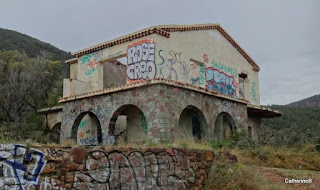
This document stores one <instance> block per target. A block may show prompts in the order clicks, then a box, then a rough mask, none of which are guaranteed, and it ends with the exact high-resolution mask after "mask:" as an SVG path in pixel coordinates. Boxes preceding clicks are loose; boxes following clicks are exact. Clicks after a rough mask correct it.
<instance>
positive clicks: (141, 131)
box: [108, 104, 148, 142]
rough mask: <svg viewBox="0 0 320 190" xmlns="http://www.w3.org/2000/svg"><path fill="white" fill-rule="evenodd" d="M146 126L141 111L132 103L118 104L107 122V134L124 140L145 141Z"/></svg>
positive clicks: (116, 139) (116, 140)
mask: <svg viewBox="0 0 320 190" xmlns="http://www.w3.org/2000/svg"><path fill="white" fill-rule="evenodd" d="M147 133H148V126H147V120H146V117H145V115H144V113H143V111H142V110H141V109H140V108H139V107H137V106H136V105H133V104H126V105H122V106H120V107H119V108H118V109H117V110H116V111H114V113H113V114H112V117H111V119H110V122H109V127H108V135H109V136H113V137H114V138H115V142H119V141H120V140H122V141H125V142H145V141H146V140H147Z"/></svg>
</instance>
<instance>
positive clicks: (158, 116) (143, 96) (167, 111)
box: [60, 84, 248, 145]
mask: <svg viewBox="0 0 320 190" xmlns="http://www.w3.org/2000/svg"><path fill="white" fill-rule="evenodd" d="M124 105H134V106H136V107H138V108H139V109H140V110H141V112H142V113H143V114H144V116H145V119H146V126H147V128H146V133H147V135H148V137H149V138H150V139H151V140H154V141H159V140H161V139H167V140H169V141H172V140H174V137H175V136H177V134H178V133H181V131H179V129H178V125H179V119H180V115H181V113H182V111H183V110H184V109H185V108H186V107H187V106H193V107H195V108H197V110H200V111H201V112H202V114H203V115H204V118H205V123H206V126H204V137H205V138H208V139H212V138H213V137H214V136H213V133H214V124H215V121H216V118H217V116H218V114H220V113H222V112H224V113H227V114H229V115H230V116H231V117H232V119H233V121H234V123H235V126H236V128H237V130H241V129H246V130H247V126H248V124H247V118H248V116H247V106H246V104H243V103H238V102H235V101H231V100H227V99H223V98H218V97H215V96H211V95H207V94H203V93H201V92H197V91H193V90H189V89H184V88H179V87H174V86H170V85H167V84H155V85H146V86H143V87H138V88H134V89H130V90H123V91H119V92H116V93H110V94H105V95H100V96H94V97H90V98H84V99H78V100H73V101H68V102H64V103H63V117H62V125H61V138H60V140H61V143H63V142H64V141H68V140H71V139H73V138H74V137H72V127H77V126H74V123H75V121H76V119H77V118H78V117H79V115H81V114H82V113H85V112H92V113H94V114H95V115H96V116H97V118H98V120H99V122H100V126H101V128H102V129H101V130H102V141H103V142H102V144H103V145H108V144H113V142H114V139H112V138H111V137H110V136H109V135H108V131H109V122H110V120H111V118H112V116H113V114H114V113H115V112H116V111H117V110H118V109H119V108H120V107H121V106H124Z"/></svg>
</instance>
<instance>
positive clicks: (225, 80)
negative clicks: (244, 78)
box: [206, 67, 237, 96]
mask: <svg viewBox="0 0 320 190" xmlns="http://www.w3.org/2000/svg"><path fill="white" fill-rule="evenodd" d="M206 87H207V89H208V90H213V91H216V92H218V93H220V94H224V95H228V96H236V87H237V84H236V82H235V79H234V77H233V76H229V75H227V74H226V73H224V72H222V71H219V70H218V69H215V68H212V67H208V68H207V69H206Z"/></svg>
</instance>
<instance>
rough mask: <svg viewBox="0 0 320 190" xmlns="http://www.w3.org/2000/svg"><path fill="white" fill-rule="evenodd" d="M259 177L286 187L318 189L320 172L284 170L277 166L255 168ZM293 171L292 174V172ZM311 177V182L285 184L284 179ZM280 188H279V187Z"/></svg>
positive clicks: (307, 189) (319, 188) (308, 189)
mask: <svg viewBox="0 0 320 190" xmlns="http://www.w3.org/2000/svg"><path fill="white" fill-rule="evenodd" d="M257 169H258V171H259V173H260V175H261V177H263V178H265V179H266V180H268V181H269V182H270V183H279V187H281V189H282V188H288V189H302V190H320V172H319V173H317V172H315V171H307V170H285V169H277V168H268V167H259V168H257ZM292 173H294V174H292ZM286 178H287V179H309V178H311V179H312V183H311V184H286V183H285V182H284V180H285V179H286ZM279 189H280V188H279Z"/></svg>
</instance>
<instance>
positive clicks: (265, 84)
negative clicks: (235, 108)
mask: <svg viewBox="0 0 320 190" xmlns="http://www.w3.org/2000/svg"><path fill="white" fill-rule="evenodd" d="M319 8H320V1H318V0H314V1H311V0H295V1H294V0H266V1H262V0H259V1H257V0H252V1H244V0H241V1H240V0H239V1H238V0H237V1H231V0H226V1H221V0H219V1H218V0H217V1H213V0H208V1H201V0H197V1H195V0H192V1H191V0H190V1H186V0H184V1H182V0H179V1H178V0H176V1H174V0H158V1H152V0H144V1H142V0H128V1H120V0H117V1H111V0H110V1H103V0H90V1H82V0H55V1H49V0H30V1H22V0H21V1H18V0H0V27H2V28H7V29H11V30H16V31H19V32H22V33H24V34H27V35H30V36H32V37H35V38H38V39H39V40H42V41H45V42H48V43H50V44H52V45H54V46H56V47H58V48H60V49H63V50H66V51H71V52H74V51H77V50H80V49H83V48H87V47H89V46H92V45H96V44H98V43H101V42H104V41H107V40H111V39H113V38H116V37H119V36H122V35H125V34H128V33H131V32H134V31H136V30H140V29H143V28H145V27H149V26H153V25H159V24H200V23H219V24H220V25H221V26H222V27H223V28H224V29H225V30H227V32H228V33H229V34H230V35H231V36H232V37H233V38H234V39H235V40H236V41H237V42H238V43H239V44H240V46H241V47H243V48H244V49H245V50H246V51H247V52H248V54H249V55H250V56H251V57H252V58H253V59H254V60H255V61H256V62H257V63H258V65H259V66H260V68H261V70H260V73H259V77H260V94H261V104H264V105H266V104H287V103H290V102H293V101H297V100H300V99H303V98H307V97H309V96H312V95H315V94H320V62H319V60H320V48H319V45H320V37H319V35H320V11H319Z"/></svg>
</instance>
